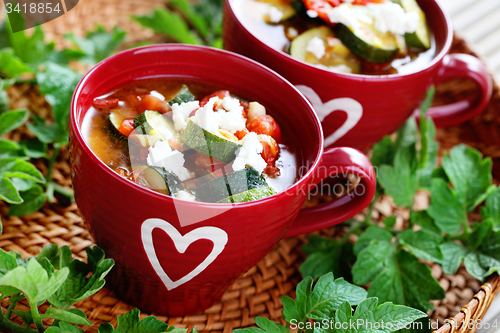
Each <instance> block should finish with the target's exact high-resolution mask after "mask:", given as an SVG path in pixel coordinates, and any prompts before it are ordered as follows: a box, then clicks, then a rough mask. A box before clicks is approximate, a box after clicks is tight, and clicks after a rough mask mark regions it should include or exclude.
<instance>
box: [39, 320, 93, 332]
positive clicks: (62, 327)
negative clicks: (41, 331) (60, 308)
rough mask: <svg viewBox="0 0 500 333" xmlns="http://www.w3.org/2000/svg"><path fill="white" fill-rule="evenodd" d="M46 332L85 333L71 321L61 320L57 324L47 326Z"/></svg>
mask: <svg viewBox="0 0 500 333" xmlns="http://www.w3.org/2000/svg"><path fill="white" fill-rule="evenodd" d="M45 333H84V330H82V329H79V328H78V327H75V326H74V325H71V324H70V323H67V322H64V321H61V322H59V324H58V327H57V326H51V327H49V328H47V330H46V331H45Z"/></svg>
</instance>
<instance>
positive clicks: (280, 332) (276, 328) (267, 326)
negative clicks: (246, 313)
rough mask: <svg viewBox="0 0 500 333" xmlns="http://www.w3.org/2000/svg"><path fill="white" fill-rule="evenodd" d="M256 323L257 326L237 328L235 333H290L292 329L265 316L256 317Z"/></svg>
mask: <svg viewBox="0 0 500 333" xmlns="http://www.w3.org/2000/svg"><path fill="white" fill-rule="evenodd" d="M255 323H256V324H257V326H259V328H257V327H247V328H242V329H236V330H234V331H233V332H234V333H289V332H290V331H289V330H288V329H287V328H286V327H284V326H283V325H281V324H278V323H276V322H274V321H272V320H269V319H267V318H263V317H256V318H255Z"/></svg>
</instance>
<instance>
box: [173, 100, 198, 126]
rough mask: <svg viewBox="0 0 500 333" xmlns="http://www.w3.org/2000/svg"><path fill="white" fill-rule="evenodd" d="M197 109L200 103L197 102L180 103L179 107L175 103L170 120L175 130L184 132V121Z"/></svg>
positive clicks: (185, 124)
mask: <svg viewBox="0 0 500 333" xmlns="http://www.w3.org/2000/svg"><path fill="white" fill-rule="evenodd" d="M199 107H200V102H198V101H193V102H187V103H182V104H180V105H179V104H177V103H175V104H174V105H172V112H173V115H172V120H173V121H174V127H175V130H176V131H183V130H185V129H186V126H187V123H186V120H187V119H188V118H189V115H190V114H191V112H193V111H194V110H196V109H198V108H199Z"/></svg>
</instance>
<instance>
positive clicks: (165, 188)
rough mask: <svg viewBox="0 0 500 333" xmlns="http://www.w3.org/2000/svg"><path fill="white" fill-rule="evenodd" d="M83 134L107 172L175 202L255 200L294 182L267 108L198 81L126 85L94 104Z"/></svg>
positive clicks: (282, 132) (293, 164)
mask: <svg viewBox="0 0 500 333" xmlns="http://www.w3.org/2000/svg"><path fill="white" fill-rule="evenodd" d="M271 114H272V110H271ZM82 132H83V134H84V137H85V138H86V140H87V142H88V144H89V147H90V148H91V149H92V151H93V152H94V153H95V154H96V155H97V157H98V158H99V159H101V160H102V161H103V162H104V163H105V164H106V165H107V166H108V167H110V168H111V169H112V170H114V171H115V172H117V173H118V174H120V175H121V176H123V177H124V178H126V179H128V180H129V181H132V182H134V183H136V184H138V185H139V186H142V187H145V188H149V189H152V190H155V191H157V192H159V193H162V194H166V195H170V196H173V197H176V198H179V199H184V200H189V201H204V202H220V203H232V202H245V201H251V200H257V199H260V198H264V197H266V196H269V195H272V194H274V193H277V192H280V191H283V190H285V189H287V188H288V187H290V186H291V185H292V184H293V183H295V181H296V180H297V178H298V174H297V173H298V168H297V154H296V153H295V151H294V149H293V147H291V146H290V145H289V143H290V141H289V140H288V133H287V132H286V129H285V128H281V127H280V126H279V124H277V123H276V121H275V120H274V118H273V117H272V115H269V112H268V110H267V108H266V107H265V106H263V105H260V104H259V103H258V102H253V101H250V102H247V101H244V100H241V99H239V98H237V97H235V96H233V95H231V92H229V91H227V90H220V87H214V86H213V85H207V84H206V83H203V82H197V81H192V80H184V79H173V78H161V79H145V80H138V81H133V82H131V83H128V84H126V85H123V86H121V87H119V88H118V89H116V90H114V91H112V92H110V93H108V94H105V95H103V96H100V97H98V98H96V99H95V100H94V103H93V105H92V107H91V108H90V109H89V110H88V112H87V113H86V115H85V118H84V121H83V125H82Z"/></svg>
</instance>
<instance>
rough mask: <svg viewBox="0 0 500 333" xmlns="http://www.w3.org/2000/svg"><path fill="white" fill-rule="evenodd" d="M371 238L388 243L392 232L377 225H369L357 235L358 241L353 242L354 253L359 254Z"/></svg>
mask: <svg viewBox="0 0 500 333" xmlns="http://www.w3.org/2000/svg"><path fill="white" fill-rule="evenodd" d="M373 240H378V241H381V242H389V243H390V242H391V240H392V233H391V232H390V231H388V230H386V229H382V228H379V227H378V226H377V225H371V226H370V227H368V229H366V230H365V232H363V233H362V234H361V236H359V238H358V241H357V242H356V244H354V254H356V255H359V253H360V252H361V251H362V250H364V249H365V248H366V247H368V245H370V243H371V242H372V241H373Z"/></svg>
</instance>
